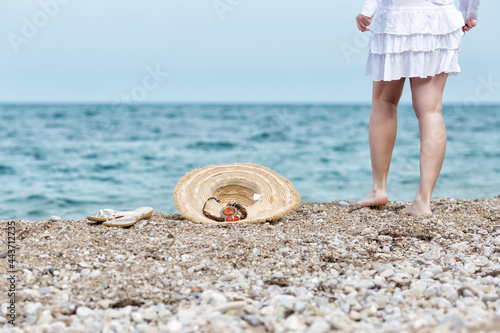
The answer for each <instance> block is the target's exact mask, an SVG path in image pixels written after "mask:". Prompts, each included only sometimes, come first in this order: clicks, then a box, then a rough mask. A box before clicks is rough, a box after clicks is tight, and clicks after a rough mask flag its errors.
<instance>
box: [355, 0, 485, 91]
mask: <svg viewBox="0 0 500 333" xmlns="http://www.w3.org/2000/svg"><path fill="white" fill-rule="evenodd" d="M478 6H479V0H460V11H459V10H457V8H456V7H455V1H454V0H366V3H365V6H364V7H363V10H362V11H361V14H362V15H365V16H368V17H372V16H374V14H375V12H377V14H376V15H375V16H374V17H373V21H372V24H371V25H370V27H369V29H370V30H371V34H370V42H369V45H368V48H369V50H370V52H369V54H368V62H367V66H366V74H367V75H371V76H372V78H373V80H374V81H381V80H383V81H391V80H398V79H400V78H403V77H427V76H433V75H436V74H440V73H443V72H444V73H447V74H448V75H456V74H458V73H460V66H459V65H458V53H459V51H460V45H461V42H462V37H463V35H464V32H463V31H462V27H463V26H464V24H465V20H466V19H467V18H472V19H474V20H477V12H478ZM377 10H378V11H377Z"/></svg>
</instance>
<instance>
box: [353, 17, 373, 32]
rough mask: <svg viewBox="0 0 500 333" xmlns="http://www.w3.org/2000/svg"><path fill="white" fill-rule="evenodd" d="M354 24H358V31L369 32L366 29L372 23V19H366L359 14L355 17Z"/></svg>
mask: <svg viewBox="0 0 500 333" xmlns="http://www.w3.org/2000/svg"><path fill="white" fill-rule="evenodd" d="M356 23H357V24H358V29H359V30H360V31H370V29H367V28H366V27H367V26H369V25H370V24H371V23H372V19H371V18H369V17H366V16H364V15H361V14H359V15H358V16H357V17H356Z"/></svg>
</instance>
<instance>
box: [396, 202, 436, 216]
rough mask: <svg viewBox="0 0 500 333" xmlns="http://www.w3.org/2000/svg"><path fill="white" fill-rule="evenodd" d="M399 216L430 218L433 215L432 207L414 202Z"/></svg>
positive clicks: (401, 211) (400, 212)
mask: <svg viewBox="0 0 500 333" xmlns="http://www.w3.org/2000/svg"><path fill="white" fill-rule="evenodd" d="M399 214H408V215H411V216H429V215H432V210H431V205H430V204H425V203H421V202H416V201H413V202H412V203H411V204H409V205H408V206H406V208H404V209H402V210H400V211H399Z"/></svg>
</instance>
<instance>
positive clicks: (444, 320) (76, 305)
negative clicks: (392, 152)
mask: <svg viewBox="0 0 500 333" xmlns="http://www.w3.org/2000/svg"><path fill="white" fill-rule="evenodd" d="M403 206H404V203H400V202H390V203H389V204H388V205H386V206H383V207H377V208H366V207H365V208H361V207H357V206H355V205H354V202H350V201H333V202H328V203H314V202H303V203H301V204H300V205H299V206H298V208H297V209H296V210H294V211H292V212H291V213H289V214H288V215H287V216H285V217H283V218H281V219H280V220H278V221H273V222H268V223H262V224H244V225H216V226H207V225H202V224H196V223H192V222H190V221H187V220H185V219H184V218H182V217H181V216H180V215H178V214H163V213H161V212H157V211H155V212H154V214H153V216H152V218H151V219H149V220H142V221H139V222H138V223H136V224H135V225H134V226H132V227H130V228H109V227H106V226H103V225H102V224H99V223H94V222H91V221H89V220H87V219H85V218H83V219H80V220H60V221H51V220H43V221H32V222H28V221H20V220H17V221H16V222H15V226H16V276H17V282H16V325H15V326H12V325H11V324H9V323H8V322H7V320H8V318H7V305H8V304H9V301H10V298H9V297H8V296H7V292H6V291H5V290H4V291H3V292H2V294H0V303H1V305H2V307H1V312H2V313H1V316H0V332H31V333H35V332H231V333H236V332H311V333H321V332H330V331H339V332H500V197H495V198H490V199H486V200H461V199H438V200H433V201H432V209H433V212H434V215H433V216H430V217H418V218H417V217H410V216H406V215H401V214H399V213H398V212H399V210H401V209H402V207H403ZM0 225H1V227H2V231H3V232H2V234H3V235H4V237H5V239H7V225H8V221H1V222H0ZM6 253H7V247H6V242H2V245H1V247H0V257H1V258H0V269H1V271H2V274H4V275H3V277H2V280H3V281H6V279H7V278H8V277H9V276H8V275H6V274H5V272H7V271H8V270H9V269H8V261H7V257H6V255H5V254H6ZM2 285H4V284H3V282H2ZM2 289H5V288H2Z"/></svg>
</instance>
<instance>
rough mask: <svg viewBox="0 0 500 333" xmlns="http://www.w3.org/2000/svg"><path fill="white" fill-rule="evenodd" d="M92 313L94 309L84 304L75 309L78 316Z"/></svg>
mask: <svg viewBox="0 0 500 333" xmlns="http://www.w3.org/2000/svg"><path fill="white" fill-rule="evenodd" d="M92 314H94V311H93V310H92V309H90V308H88V307H86V306H80V307H78V308H77V309H76V315H77V316H79V317H86V316H90V315H92Z"/></svg>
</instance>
